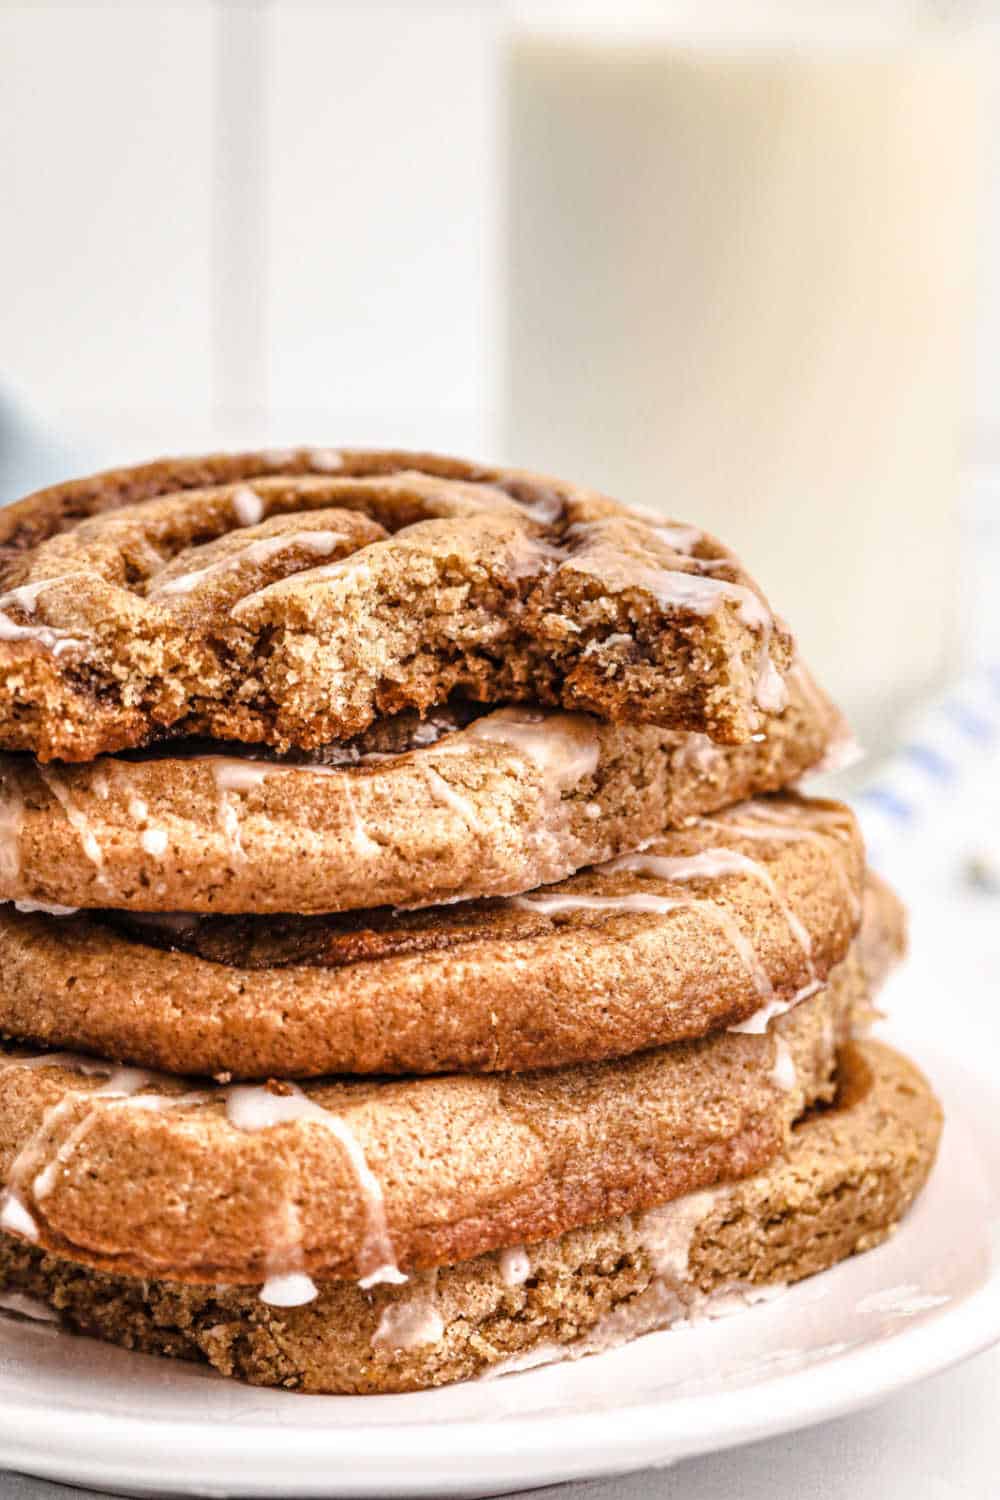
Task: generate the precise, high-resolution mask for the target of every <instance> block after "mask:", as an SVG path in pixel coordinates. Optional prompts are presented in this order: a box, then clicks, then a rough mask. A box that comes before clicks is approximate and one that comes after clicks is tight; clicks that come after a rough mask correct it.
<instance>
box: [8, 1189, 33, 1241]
mask: <svg viewBox="0 0 1000 1500" xmlns="http://www.w3.org/2000/svg"><path fill="white" fill-rule="evenodd" d="M0 1229H2V1230H3V1231H4V1233H5V1234H17V1235H20V1236H21V1238H22V1239H24V1240H37V1239H38V1225H37V1224H36V1222H35V1219H34V1216H33V1214H32V1213H31V1212H30V1210H29V1209H28V1205H27V1204H26V1203H25V1201H24V1199H23V1198H22V1197H21V1195H20V1194H19V1193H17V1192H15V1191H14V1189H13V1188H5V1189H4V1191H3V1193H0Z"/></svg>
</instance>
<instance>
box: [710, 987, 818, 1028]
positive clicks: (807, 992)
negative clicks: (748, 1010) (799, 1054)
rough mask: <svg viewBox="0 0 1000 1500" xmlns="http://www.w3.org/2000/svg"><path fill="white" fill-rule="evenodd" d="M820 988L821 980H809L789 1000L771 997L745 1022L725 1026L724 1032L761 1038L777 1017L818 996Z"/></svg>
mask: <svg viewBox="0 0 1000 1500" xmlns="http://www.w3.org/2000/svg"><path fill="white" fill-rule="evenodd" d="M822 988H823V981H822V980H821V979H811V980H810V981H809V983H808V984H804V985H803V986H802V988H801V989H800V990H796V991H795V994H794V995H792V997H791V999H789V1000H779V999H778V998H777V997H776V996H772V998H771V999H770V1000H768V1001H767V1002H766V1004H764V1005H762V1006H760V1008H759V1009H758V1010H755V1011H754V1012H753V1014H752V1015H750V1016H747V1018H746V1020H745V1021H737V1022H736V1023H735V1025H733V1026H727V1027H726V1030H727V1031H735V1032H740V1033H743V1034H745V1035H747V1036H761V1035H763V1033H764V1032H765V1031H766V1030H767V1028H768V1027H769V1026H770V1024H771V1022H772V1021H773V1020H775V1019H776V1018H777V1017H778V1016H784V1015H787V1013H788V1011H790V1010H794V1009H795V1007H796V1005H800V1004H801V1003H802V1001H803V1000H808V999H809V998H810V996H811V995H815V994H818V992H819V991H820V990H821V989H822Z"/></svg>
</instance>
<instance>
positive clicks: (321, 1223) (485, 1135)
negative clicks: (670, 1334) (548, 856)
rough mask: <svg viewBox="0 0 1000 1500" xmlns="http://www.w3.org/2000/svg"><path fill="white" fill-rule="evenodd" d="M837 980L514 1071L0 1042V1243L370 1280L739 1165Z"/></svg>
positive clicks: (839, 1020)
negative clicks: (792, 996)
mask: <svg viewBox="0 0 1000 1500" xmlns="http://www.w3.org/2000/svg"><path fill="white" fill-rule="evenodd" d="M857 993H858V992H857V988H856V986H855V985H853V984H852V983H851V982H849V980H848V982H845V983H842V984H834V985H831V986H828V987H827V988H825V989H823V990H820V991H818V992H817V993H816V994H815V995H813V996H811V997H810V998H808V999H805V1000H803V1001H802V1002H801V1004H799V1005H797V1006H795V1007H794V1009H793V1010H791V1011H790V1012H788V1013H787V1014H786V1015H784V1016H781V1017H778V1018H777V1019H776V1020H774V1021H773V1022H772V1023H771V1024H770V1026H769V1028H768V1029H767V1031H765V1032H755V1033H746V1032H732V1031H723V1032H719V1033H716V1035H714V1036H712V1037H708V1038H705V1039H704V1040H701V1041H696V1042H683V1043H679V1044H677V1045H675V1046H672V1047H661V1048H659V1049H656V1050H655V1051H650V1052H643V1053H637V1054H635V1055H634V1056H633V1057H630V1058H626V1059H614V1060H612V1061H608V1062H604V1063H597V1064H581V1065H577V1066H575V1067H568V1068H555V1069H551V1070H547V1071H539V1072H534V1073H524V1074H492V1075H488V1076H479V1077H476V1076H472V1075H467V1076H463V1075H456V1074H449V1075H445V1076H442V1077H437V1078H407V1079H400V1080H375V1081H361V1080H347V1079H324V1080H317V1081H315V1082H307V1083H305V1084H303V1085H301V1086H299V1085H295V1084H292V1083H285V1082H275V1081H273V1080H272V1081H269V1082H268V1083H266V1084H229V1085H218V1084H197V1083H192V1082H191V1081H186V1080H183V1079H180V1078H176V1077H172V1076H168V1075H162V1074H161V1075H156V1074H151V1073H147V1072H143V1071H141V1070H139V1069H135V1068H118V1067H115V1066H114V1065H113V1064H111V1063H108V1062H104V1061H97V1060H92V1059H87V1058H84V1057H81V1056H79V1055H78V1054H67V1053H59V1052H41V1053H39V1052H36V1051H26V1050H25V1049H21V1048H12V1047H5V1048H3V1049H0V1182H2V1183H3V1184H4V1187H3V1190H2V1197H0V1230H4V1231H6V1232H9V1233H12V1234H19V1235H21V1236H22V1237H23V1238H25V1239H26V1240H28V1241H30V1242H31V1243H36V1244H38V1245H41V1246H43V1247H44V1248H46V1249H50V1250H54V1251H58V1252H61V1253H64V1254H66V1255H68V1256H69V1257H70V1258H72V1259H75V1260H79V1261H80V1262H81V1264H87V1265H90V1266H93V1267H94V1268H95V1269H99V1270H108V1269H111V1270H120V1271H127V1272H128V1273H129V1274H133V1275H141V1276H146V1275H150V1276H157V1275H165V1276H169V1277H171V1278H176V1279H178V1280H182V1281H184V1280H190V1281H196V1282H212V1283H215V1282H219V1281H225V1282H238V1283H261V1282H263V1281H265V1280H266V1279H267V1278H269V1277H272V1276H285V1275H292V1274H296V1275H298V1274H302V1275H309V1276H314V1277H316V1278H329V1279H340V1278H347V1279H360V1280H362V1281H364V1282H370V1283H371V1284H376V1283H378V1282H379V1281H381V1280H387V1281H390V1282H392V1281H394V1280H398V1278H399V1276H400V1275H402V1274H406V1275H408V1274H409V1273H411V1272H413V1271H415V1270H420V1269H427V1268H432V1267H434V1266H438V1265H446V1264H451V1263H452V1262H454V1261H458V1260H466V1259H469V1258H471V1257H473V1256H476V1255H480V1254H484V1253H485V1252H486V1251H489V1250H495V1249H502V1248H504V1247H505V1246H508V1245H512V1244H519V1243H522V1242H525V1241H531V1242H533V1241H535V1240H538V1239H541V1238H544V1237H546V1236H551V1235H555V1234H561V1233H563V1232H565V1231H566V1230H568V1229H573V1228H578V1227H580V1226H581V1225H585V1224H590V1223H596V1222H598V1221H599V1220H601V1219H605V1218H609V1217H613V1216H614V1215H616V1214H620V1213H630V1212H633V1211H636V1210H639V1209H643V1208H647V1207H649V1206H650V1205H652V1204H655V1203H662V1202H666V1201H668V1200H670V1199H672V1198H675V1197H677V1196H679V1195H680V1194H682V1193H686V1192H691V1191H694V1190H695V1189H699V1188H703V1187H708V1186H711V1185H712V1184H714V1183H716V1182H718V1181H721V1180H723V1179H730V1178H740V1177H744V1176H746V1175H747V1174H748V1173H750V1172H753V1171H756V1170H757V1169H759V1168H760V1167H762V1166H764V1165H765V1164H766V1163H767V1162H769V1161H771V1160H772V1159H773V1158H774V1156H775V1155H777V1154H778V1152H780V1151H781V1150H782V1149H783V1148H784V1146H785V1144H786V1143H787V1139H788V1132H789V1129H790V1128H791V1125H792V1122H793V1121H794V1120H795V1119H796V1118H797V1117H798V1116H799V1115H800V1114H801V1113H802V1111H803V1109H805V1108H808V1107H809V1106H810V1105H811V1104H813V1103H815V1102H816V1101H817V1100H822V1099H829V1098H830V1097H831V1095H832V1092H833V1087H834V1083H833V1076H834V1068H835V1061H836V1049H837V1046H838V1043H839V1042H842V1041H843V1040H845V1038H846V1036H847V1034H848V1032H849V1029H850V1027H851V1025H852V1017H853V1006H854V1001H855V998H856V996H857Z"/></svg>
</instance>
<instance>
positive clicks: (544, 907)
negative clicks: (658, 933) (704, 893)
mask: <svg viewBox="0 0 1000 1500" xmlns="http://www.w3.org/2000/svg"><path fill="white" fill-rule="evenodd" d="M511 901H512V904H513V905H514V906H522V907H524V908H525V909H526V910H528V911H540V912H542V913H544V914H545V915H546V916H549V915H552V914H554V913H557V912H561V911H616V912H627V911H634V912H649V913H651V914H654V915H657V916H665V915H667V913H669V912H672V911H680V910H684V911H695V912H700V913H701V915H702V916H704V917H705V918H706V920H707V921H709V922H712V923H714V925H715V926H716V927H718V928H719V929H720V931H721V932H722V933H723V934H724V936H725V937H726V939H727V940H728V942H729V943H730V945H731V946H732V948H733V949H734V951H735V953H736V955H737V957H738V958H739V960H740V962H741V963H742V964H743V967H744V968H745V969H746V971H747V974H748V975H749V976H750V979H751V980H752V982H753V985H754V988H755V989H756V991H757V993H758V995H760V996H761V997H762V998H764V999H765V1000H767V1001H769V1002H770V1001H772V999H773V996H774V988H773V986H772V984H771V980H770V978H769V977H768V975H767V973H766V971H765V969H764V967H763V965H762V964H761V962H760V959H759V957H758V956H757V950H756V949H755V948H754V945H753V943H752V941H751V940H750V938H748V937H747V935H746V933H745V932H744V931H743V929H742V928H741V927H740V925H739V923H738V922H737V921H736V919H735V917H733V916H731V915H730V914H729V912H727V911H725V910H724V909H723V908H722V907H721V906H716V904H715V903H714V902H712V901H676V900H673V899H672V898H671V897H669V896H654V895H651V894H650V893H649V892H646V891H630V892H629V893H628V894H627V895H622V896H572V895H569V894H559V893H556V892H554V893H553V894H551V895H543V894H540V893H539V894H535V893H532V894H529V895H525V896H513V897H512V898H511ZM731 1029H735V1028H731Z"/></svg>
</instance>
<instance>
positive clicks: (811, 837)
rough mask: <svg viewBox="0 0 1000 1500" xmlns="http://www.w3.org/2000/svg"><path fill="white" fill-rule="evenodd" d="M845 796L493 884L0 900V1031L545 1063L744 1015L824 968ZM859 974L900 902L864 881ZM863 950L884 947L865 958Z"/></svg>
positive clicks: (847, 849) (892, 942)
mask: <svg viewBox="0 0 1000 1500" xmlns="http://www.w3.org/2000/svg"><path fill="white" fill-rule="evenodd" d="M863 885H864V851H863V847H862V843H861V837H860V832H859V830H858V827H857V824H856V822H855V820H854V817H853V815H852V814H851V812H850V810H849V809H848V808H846V807H844V806H843V805H842V804H839V803H831V802H826V801H821V800H818V799H806V798H800V797H794V796H787V795H786V796H781V797H774V798H767V799H763V800H760V801H757V802H752V803H747V804H745V805H744V806H742V807H738V808H736V809H733V810H730V811H728V812H726V813H722V814H719V815H717V816H715V817H712V818H706V819H703V820H701V821H700V822H698V823H697V824H695V825H694V826H692V827H690V828H687V829H683V830H677V831H675V832H673V833H669V834H665V835H663V836H662V837H660V838H658V839H654V840H652V841H651V842H650V843H649V845H648V847H647V848H645V849H644V850H643V851H642V852H641V853H639V854H634V855H624V856H621V857H620V858H619V859H617V860H613V861H611V862H610V864H608V865H605V866H603V867H596V868H592V869H590V870H586V871H582V872H580V873H579V874H578V875H575V876H573V877H572V878H571V879H570V880H567V881H563V882H562V883H561V884H559V885H557V886H551V887H547V888H545V889H543V890H539V891H534V892H531V893H529V894H528V895H526V896H521V897H515V898H513V899H510V900H503V901H490V902H472V903H466V904H462V905H449V906H442V907H431V908H426V909H424V910H422V911H417V912H399V911H392V910H389V909H383V910H380V911H374V912H359V913H352V914H349V915H345V916H341V917H335V916H334V917H327V916H324V917H270V918H263V917H251V916H247V917H203V918H199V917H196V916H191V915H177V914H174V915H168V916H166V917H144V916H138V915H137V916H134V917H132V916H126V915H124V914H121V913H103V914H102V913H98V914H89V915H88V914H85V913H80V914H79V915H77V916H75V917H73V916H70V917H59V916H50V915H47V914H44V913H20V912H17V911H15V910H13V909H12V908H10V907H7V908H6V909H3V910H0V970H2V972H3V975H4V984H3V988H2V991H0V1035H7V1036H9V1037H14V1038H20V1039H23V1040H31V1041H35V1042H40V1043H43V1044H45V1045H49V1046H60V1047H70V1048H75V1049H82V1050H84V1051H88V1052H94V1053H96V1054H98V1055H100V1056H103V1057H110V1058H113V1059H115V1060H116V1061H118V1062H127V1063H132V1064H138V1065H139V1066H142V1067H153V1068H162V1069H166V1070H168V1071H172V1072H178V1073H194V1074H199V1073H200V1074H212V1075H215V1074H219V1073H228V1074H231V1075H233V1076H236V1077H240V1078H253V1077H256V1078H267V1077H279V1078H280V1077H291V1078H304V1077H310V1076H319V1075H322V1074H325V1073H355V1074H357V1073H376V1074H377V1073H383V1074H385V1073H439V1072H448V1071H453V1070H454V1071H461V1072H480V1071H486V1072H490V1071H510V1070H516V1069H525V1068H540V1067H544V1068H549V1067H557V1066H561V1065H564V1064H567V1063H575V1062H584V1061H590V1062H596V1061H599V1060H601V1059H603V1058H609V1057H621V1056H624V1055H626V1054H628V1053H631V1052H635V1051H638V1050H640V1049H642V1048H645V1047H652V1046H662V1045H664V1044H666V1043H669V1042H676V1041H681V1040H685V1039H690V1038H695V1037H699V1036H703V1035H704V1034H705V1033H707V1032H709V1031H712V1030H715V1029H717V1028H719V1027H723V1026H728V1025H735V1024H737V1023H743V1024H752V1021H751V1018H752V1017H754V1016H760V1015H761V1014H762V1013H763V1014H764V1015H767V1014H769V1013H772V1012H775V1011H779V1010H780V1009H781V1008H782V1007H784V1006H788V1005H790V1004H791V1003H793V1002H794V1000H795V998H796V997H797V996H799V995H801V994H803V993H808V992H809V990H810V989H811V988H814V987H816V986H817V985H819V984H823V983H826V982H828V981H829V982H831V983H832V982H833V973H834V972H835V966H836V965H838V964H841V963H843V962H844V960H845V955H847V953H848V948H849V945H850V943H851V940H852V937H853V936H854V934H855V932H856V931H857V925H858V918H859V915H860V913H861V910H862V890H863ZM865 908H866V915H865V921H864V923H863V925H862V928H861V930H860V934H859V938H858V942H859V945H860V946H861V947H862V948H863V949H864V952H865V954H866V959H865V964H866V967H867V971H868V972H867V974H866V975H863V974H862V972H861V960H860V958H859V956H858V955H857V954H855V955H854V956H853V957H852V958H851V969H852V972H854V973H855V974H856V976H857V979H856V987H857V988H858V989H859V991H861V992H863V993H864V994H865V995H867V994H868V993H869V992H870V991H873V990H874V989H875V988H877V986H878V983H879V982H880V979H881V969H882V968H883V967H884V966H885V964H887V963H888V958H889V954H890V952H891V951H895V950H897V949H898V948H899V947H900V946H901V944H902V935H903V930H904V918H903V914H902V911H901V908H900V906H899V903H898V901H897V900H896V898H895V897H894V896H893V895H892V893H891V892H890V891H888V890H887V889H886V888H885V887H884V886H879V887H878V888H877V889H875V888H874V887H873V892H872V894H871V896H869V897H867V898H866V900H865ZM883 960H884V961H883Z"/></svg>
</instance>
